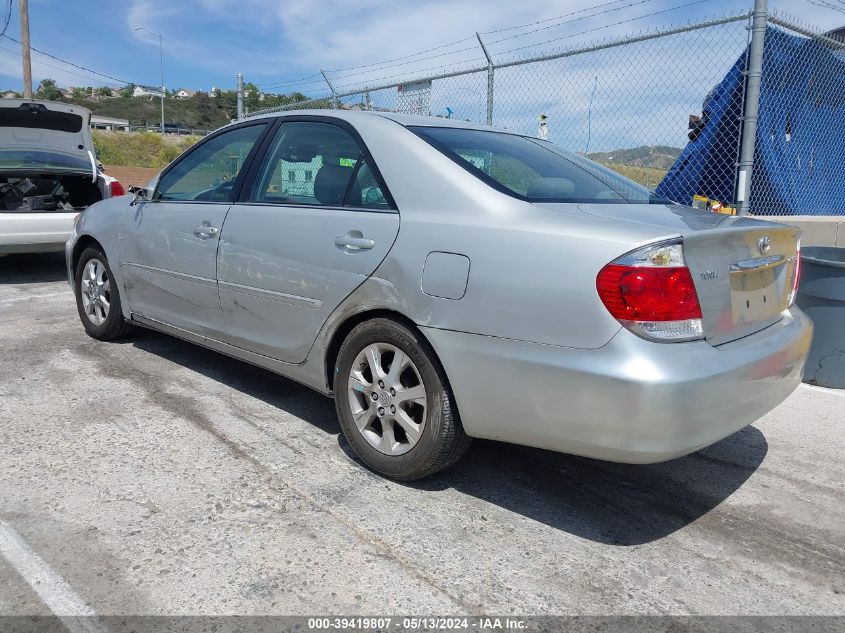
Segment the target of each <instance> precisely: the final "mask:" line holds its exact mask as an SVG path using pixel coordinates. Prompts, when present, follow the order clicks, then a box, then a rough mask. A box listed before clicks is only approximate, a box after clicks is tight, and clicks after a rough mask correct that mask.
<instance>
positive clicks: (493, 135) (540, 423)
mask: <svg viewBox="0 0 845 633" xmlns="http://www.w3.org/2000/svg"><path fill="white" fill-rule="evenodd" d="M799 238H800V234H799V230H798V229H796V228H794V227H791V226H786V225H783V224H775V223H772V222H767V221H763V220H760V219H756V218H750V217H731V216H723V215H715V214H712V213H709V212H703V211H699V210H696V209H692V208H689V207H685V206H679V205H676V204H673V203H672V202H670V201H669V200H665V199H660V198H657V197H655V195H654V194H652V193H650V192H649V191H648V190H647V189H645V188H643V187H641V186H640V185H638V184H636V183H634V182H632V181H631V180H628V179H626V178H624V177H622V176H621V175H619V174H617V173H615V172H613V171H610V170H608V169H606V168H604V167H602V166H600V165H598V164H596V163H593V162H591V161H589V160H587V159H586V158H584V157H583V156H580V155H577V154H573V153H569V152H566V151H563V150H561V149H559V148H558V147H557V146H555V145H553V144H552V143H549V142H547V141H544V140H539V139H536V138H531V137H528V136H524V135H521V134H518V133H514V132H509V131H506V130H500V129H496V128H492V127H486V126H481V125H474V124H471V123H464V122H459V121H453V120H449V119H441V118H432V117H415V116H409V115H399V114H392V113H381V112H344V111H332V112H327V111H302V112H297V113H283V114H275V115H268V116H263V117H257V118H252V119H247V120H245V121H240V122H237V123H235V124H232V125H229V126H227V127H224V128H222V129H220V130H218V131H217V132H215V133H214V134H212V135H210V136H208V137H207V138H205V139H204V140H202V141H201V142H200V143H198V144H197V145H195V146H194V147H193V148H191V149H190V150H189V151H187V152H186V153H185V154H183V155H182V156H181V157H179V158H178V159H177V160H176V161H174V162H173V163H172V164H171V165H170V166H168V167H167V168H166V169H164V170H163V171H162V173H161V174H160V176H159V177H158V178H157V179H156V180H155V181H154V182H152V183H151V184H150V185H149V186H148V187H147V188H144V189H138V190H135V191H134V195H132V196H121V197H116V198H111V199H108V200H104V201H102V202H98V203H97V204H94V205H92V206H91V207H89V208H88V209H87V210H86V211H85V212H84V213H82V214H81V216H80V217H79V219H78V222H77V223H76V225H75V228H74V231H73V234H72V236H71V239H70V240H69V241H68V243H67V247H66V256H67V266H68V273H69V279H70V281H71V284H72V286H73V289H74V292H75V295H76V301H77V306H78V311H79V317H80V319H81V321H82V325H83V327H84V328H85V330H86V332H87V333H88V334H89V335H90V336H92V337H94V338H95V339H99V340H103V341H106V340H111V339H116V338H119V337H124V336H128V335H130V334H131V332H132V330H133V329H134V327H136V326H141V327H145V328H152V329H155V330H158V331H161V332H164V333H167V334H170V335H173V336H177V337H180V338H182V339H185V340H188V341H191V342H193V343H196V344H198V345H202V346H205V347H208V348H211V349H213V350H216V351H218V352H221V353H223V354H227V355H229V356H232V357H235V358H238V359H241V360H244V361H247V362H250V363H254V364H256V365H260V366H262V367H265V368H267V369H269V370H272V371H274V372H277V373H279V374H282V375H284V376H287V377H289V378H291V379H293V380H296V381H299V382H300V383H302V384H304V385H307V386H308V387H311V388H313V389H315V390H317V391H319V392H321V393H323V394H326V395H331V396H333V397H334V401H335V404H336V409H337V415H338V419H339V421H340V426H341V429H342V431H343V433H344V435H345V436H346V439H347V440H348V442H349V444H350V445H351V447H352V449H353V450H354V451H355V453H356V454H357V455H358V456H359V457H360V459H361V461H362V462H364V463H365V464H366V465H367V466H369V467H370V468H372V469H374V470H376V471H378V472H380V473H382V474H384V475H386V476H388V477H392V478H396V479H405V480H409V479H416V478H419V477H423V476H426V475H429V474H431V473H434V472H436V471H438V470H441V469H443V468H445V467H447V466H449V465H450V464H452V463H454V462H455V461H456V460H457V459H458V458H459V457H460V456H461V455H462V454H463V452H464V451H465V450H466V448H467V446H468V444H469V442H470V439H471V438H474V437H477V438H488V439H493V440H501V441H505V442H512V443H517V444H523V445H529V446H536V447H541V448H545V449H551V450H555V451H562V452H566V453H573V454H577V455H583V456H588V457H593V458H598V459H604V460H612V461H618V462H629V463H650V462H657V461H662V460H668V459H671V458H674V457H678V456H681V455H685V454H687V453H690V452H693V451H696V450H698V449H700V448H702V447H705V446H707V445H709V444H712V443H713V442H716V441H718V440H720V439H721V438H724V437H726V436H728V435H730V434H732V433H734V432H736V431H737V430H739V429H741V428H743V427H744V426H746V425H748V424H750V423H752V422H754V421H755V420H756V419H757V418H759V417H760V416H762V415H763V414H765V413H766V412H768V411H769V410H770V409H772V408H773V407H775V406H776V405H777V404H778V403H780V402H781V401H782V400H783V399H784V398H786V397H787V396H788V395H789V394H790V393H791V392H792V391H793V390H794V389H795V388H796V386H797V385H798V383H799V381H800V376H801V372H802V368H803V364H804V361H805V358H806V355H807V352H808V347H809V343H810V339H811V335H812V326H811V324H810V322H809V320H808V319H807V317H806V316H805V315H804V314H803V313H802V312H801V311H800V310H799V309H798V308H797V307H795V306H794V305H793V302H794V299H795V292H796V287H797V282H798V274H799V262H800V259H799Z"/></svg>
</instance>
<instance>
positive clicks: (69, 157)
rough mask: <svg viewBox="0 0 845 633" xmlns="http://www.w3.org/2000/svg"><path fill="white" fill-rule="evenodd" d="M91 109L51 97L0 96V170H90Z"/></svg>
mask: <svg viewBox="0 0 845 633" xmlns="http://www.w3.org/2000/svg"><path fill="white" fill-rule="evenodd" d="M90 119H91V112H90V111H89V110H86V109H85V108H82V107H79V106H76V105H69V104H64V103H55V102H52V101H29V100H24V99H2V100H0V171H3V172H9V171H39V172H51V171H60V172H78V173H89V174H90V173H91V156H90V155H89V151H90V152H91V155H93V153H94V142H93V140H92V138H91V129H90Z"/></svg>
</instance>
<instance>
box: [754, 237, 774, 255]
mask: <svg viewBox="0 0 845 633" xmlns="http://www.w3.org/2000/svg"><path fill="white" fill-rule="evenodd" d="M771 249H772V240H770V239H769V236H768V235H764V236H763V237H761V238H760V240H759V241H758V242H757V250H759V251H760V254H761V255H765V254H766V253H768V252H769V251H770V250H771Z"/></svg>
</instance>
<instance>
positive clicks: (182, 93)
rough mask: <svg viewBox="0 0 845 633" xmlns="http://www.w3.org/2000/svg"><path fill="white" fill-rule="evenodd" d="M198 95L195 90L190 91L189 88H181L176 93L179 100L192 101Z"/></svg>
mask: <svg viewBox="0 0 845 633" xmlns="http://www.w3.org/2000/svg"><path fill="white" fill-rule="evenodd" d="M195 94H196V91H195V90H188V89H187V88H180V89H179V90H177V91H176V98H177V99H190V98H191V97H193V96H194V95H195Z"/></svg>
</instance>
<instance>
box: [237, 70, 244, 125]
mask: <svg viewBox="0 0 845 633" xmlns="http://www.w3.org/2000/svg"><path fill="white" fill-rule="evenodd" d="M237 93H238V121H240V120H241V119H243V118H244V75H243V73H238V88H237Z"/></svg>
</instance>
